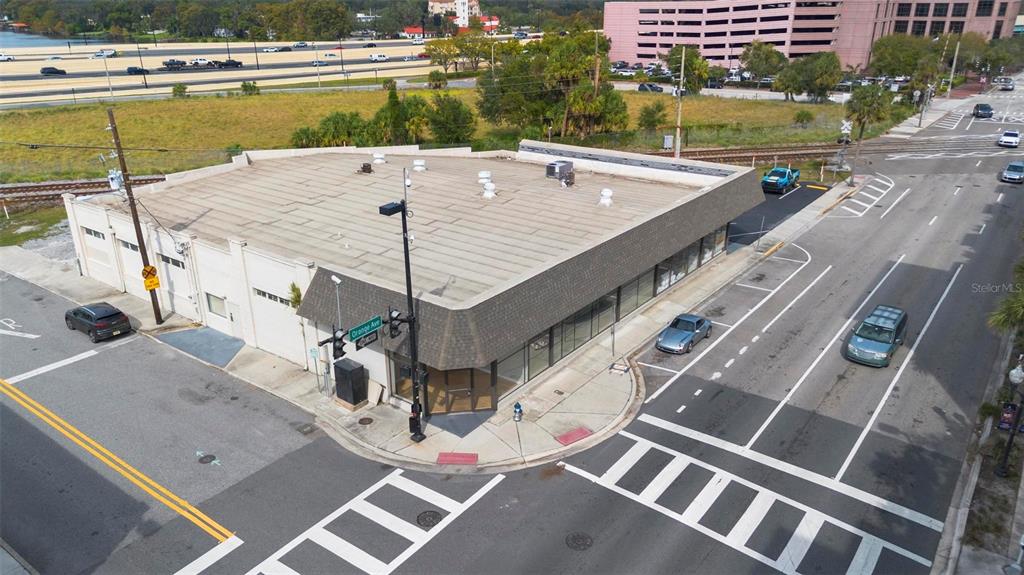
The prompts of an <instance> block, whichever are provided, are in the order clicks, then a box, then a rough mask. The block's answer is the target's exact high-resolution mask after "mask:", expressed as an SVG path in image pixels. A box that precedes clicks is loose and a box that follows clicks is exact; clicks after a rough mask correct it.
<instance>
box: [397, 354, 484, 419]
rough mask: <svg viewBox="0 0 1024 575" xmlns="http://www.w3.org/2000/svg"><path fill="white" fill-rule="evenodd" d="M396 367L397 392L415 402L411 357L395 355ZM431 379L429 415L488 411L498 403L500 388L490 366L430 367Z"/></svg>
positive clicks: (426, 389)
mask: <svg viewBox="0 0 1024 575" xmlns="http://www.w3.org/2000/svg"><path fill="white" fill-rule="evenodd" d="M391 361H392V366H393V370H394V371H392V373H393V376H394V379H393V385H394V393H395V395H397V396H399V397H403V398H405V399H406V400H408V401H412V379H411V377H410V376H411V371H410V370H409V364H408V360H407V359H405V358H403V357H401V356H398V355H392V356H391ZM426 373H427V381H426V385H425V386H423V392H424V396H423V397H422V399H423V402H424V403H425V407H426V412H427V413H428V414H443V413H465V412H471V411H488V410H493V409H495V406H496V405H497V403H498V402H497V388H496V387H495V386H494V381H493V378H492V377H491V371H490V368H485V369H480V368H477V369H452V370H448V371H440V370H437V369H434V368H432V367H427V368H426Z"/></svg>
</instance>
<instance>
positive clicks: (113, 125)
mask: <svg viewBox="0 0 1024 575" xmlns="http://www.w3.org/2000/svg"><path fill="white" fill-rule="evenodd" d="M107 120H109V122H110V134H111V136H113V138H114V148H115V149H116V150H117V162H118V164H120V166H121V179H122V180H124V192H125V194H126V195H127V196H128V209H129V210H130V211H131V214H132V224H134V225H135V241H136V242H137V243H138V246H139V255H141V256H142V267H143V268H148V267H149V252H148V251H147V250H146V240H145V239H143V236H142V224H141V223H140V222H139V211H138V209H137V208H136V207H135V195H134V194H132V182H131V178H130V177H129V174H128V164H127V163H126V162H125V159H124V150H122V149H121V136H120V135H119V134H118V132H117V122H115V121H114V109H113V108H107ZM147 291H149V301H150V302H151V303H152V304H153V319H155V320H156V324H157V325H160V324H162V323H164V318H163V316H162V315H161V313H160V300H159V299H158V298H157V294H156V290H155V289H151V290H147Z"/></svg>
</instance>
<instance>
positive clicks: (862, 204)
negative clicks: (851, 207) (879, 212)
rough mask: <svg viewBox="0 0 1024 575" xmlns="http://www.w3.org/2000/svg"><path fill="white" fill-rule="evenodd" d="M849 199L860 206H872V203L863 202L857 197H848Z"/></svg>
mask: <svg viewBox="0 0 1024 575" xmlns="http://www.w3.org/2000/svg"><path fill="white" fill-rule="evenodd" d="M865 195H867V194H865ZM847 199H848V200H850V201H851V202H853V203H855V204H857V205H858V206H864V207H865V208H870V207H871V204H865V203H864V202H862V201H860V200H858V199H855V198H847Z"/></svg>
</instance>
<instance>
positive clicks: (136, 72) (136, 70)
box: [125, 66, 149, 76]
mask: <svg viewBox="0 0 1024 575" xmlns="http://www.w3.org/2000/svg"><path fill="white" fill-rule="evenodd" d="M125 72H128V75H129V76H141V75H143V74H149V70H147V69H145V68H140V67H138V66H128V69H127V70H125Z"/></svg>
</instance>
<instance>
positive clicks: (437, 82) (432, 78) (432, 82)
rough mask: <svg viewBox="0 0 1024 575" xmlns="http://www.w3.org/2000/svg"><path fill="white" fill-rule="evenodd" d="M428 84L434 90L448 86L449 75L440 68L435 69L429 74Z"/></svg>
mask: <svg viewBox="0 0 1024 575" xmlns="http://www.w3.org/2000/svg"><path fill="white" fill-rule="evenodd" d="M427 85H428V86H430V88H431V89H433V90H440V89H442V88H447V87H448V76H445V74H444V72H442V71H440V70H434V71H432V72H430V73H429V74H427Z"/></svg>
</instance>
